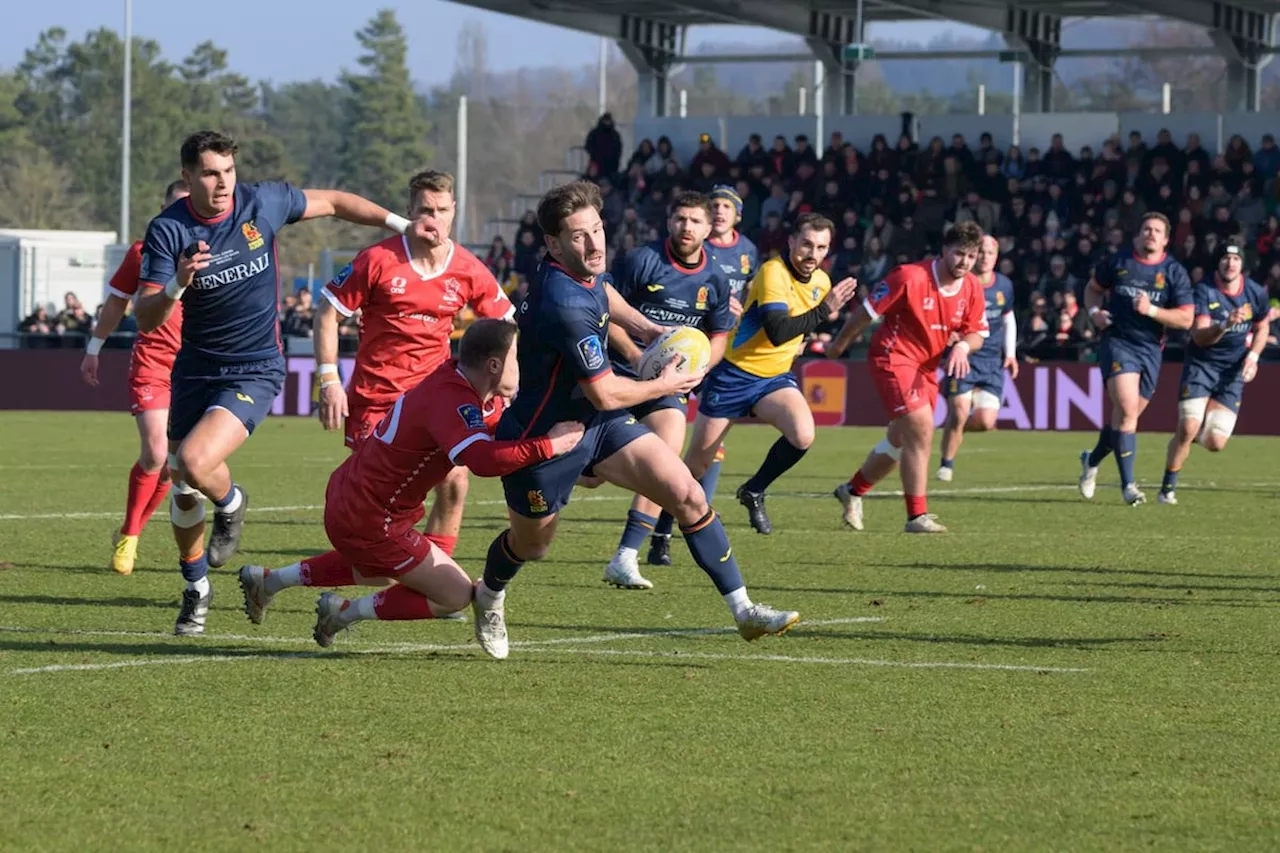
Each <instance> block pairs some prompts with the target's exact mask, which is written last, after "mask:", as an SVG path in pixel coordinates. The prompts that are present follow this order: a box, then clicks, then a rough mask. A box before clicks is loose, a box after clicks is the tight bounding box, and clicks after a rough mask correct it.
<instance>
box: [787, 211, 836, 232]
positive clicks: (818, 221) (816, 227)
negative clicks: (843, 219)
mask: <svg viewBox="0 0 1280 853" xmlns="http://www.w3.org/2000/svg"><path fill="white" fill-rule="evenodd" d="M806 228H807V229H809V230H810V231H827V232H829V233H830V234H831V235H832V236H833V237H834V236H835V233H836V224H835V223H834V222H832V221H831V220H830V219H828V218H827V217H825V216H823V215H822V214H821V213H802V214H800V216H799V218H797V219H796V230H795V233H797V234H799V233H800V232H801V231H804V230H805V229H806Z"/></svg>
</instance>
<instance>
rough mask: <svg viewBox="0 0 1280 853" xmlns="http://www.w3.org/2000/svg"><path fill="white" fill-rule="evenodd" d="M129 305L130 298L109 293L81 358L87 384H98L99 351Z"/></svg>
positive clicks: (83, 375)
mask: <svg viewBox="0 0 1280 853" xmlns="http://www.w3.org/2000/svg"><path fill="white" fill-rule="evenodd" d="M128 306H129V300H127V299H124V298H122V297H120V296H116V295H115V294H114V293H113V294H111V295H109V296H108V297H107V301H106V303H105V304H103V306H102V313H101V314H99V315H98V323H97V325H95V326H94V327H93V336H92V337H91V338H89V344H88V346H86V347H85V350H84V358H83V359H81V360H80V378H81V379H83V380H84V381H85V384H86V385H93V386H96V385H97V384H98V353H100V352H102V345H103V344H105V343H106V342H107V338H108V337H110V336H111V333H112V332H114V331H115V330H116V326H119V325H120V318H121V317H123V316H124V310H125V308H127V307H128Z"/></svg>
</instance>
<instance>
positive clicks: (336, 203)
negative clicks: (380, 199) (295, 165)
mask: <svg viewBox="0 0 1280 853" xmlns="http://www.w3.org/2000/svg"><path fill="white" fill-rule="evenodd" d="M302 194H303V195H304V196H306V197H307V209H306V210H305V211H304V212H303V214H302V217H301V218H300V219H299V221H305V220H307V219H319V218H320V217H322V216H334V217H337V218H338V219H343V220H345V221H347V222H354V223H355V224H357V225H368V226H370V227H372V228H387V229H390V230H391V231H394V232H396V233H397V234H403V233H404V232H405V231H407V230H408V229H409V226H410V225H411V224H412V223H410V221H409V220H408V219H405V218H404V217H403V216H400V215H399V214H396V213H392V212H391V211H389V210H387V209H386V208H385V207H383V206H382V205H380V204H376V203H374V202H372V201H369V200H368V199H367V198H364V197H363V196H358V195H356V194H355V193H348V192H343V191H342V190H303V191H302Z"/></svg>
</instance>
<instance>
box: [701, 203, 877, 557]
mask: <svg viewBox="0 0 1280 853" xmlns="http://www.w3.org/2000/svg"><path fill="white" fill-rule="evenodd" d="M834 233H835V226H834V225H833V224H832V222H831V220H829V219H827V218H826V217H825V216H819V215H818V214H816V213H806V214H803V215H802V216H801V217H800V218H799V219H798V220H796V228H795V232H794V233H793V234H792V235H791V237H790V239H789V240H788V242H787V254H786V256H785V257H779V258H773V259H772V260H769V261H766V262H765V263H764V264H763V265H762V266H761V267H760V271H759V272H757V273H756V276H755V278H754V279H752V280H751V284H750V285H748V287H747V292H746V294H745V295H744V299H743V302H742V308H743V311H742V317H741V318H739V320H738V325H737V328H735V329H734V331H733V333H732V336H733V337H732V341H731V342H730V344H729V349H728V351H727V352H726V353H725V357H724V360H723V361H721V362H720V364H718V365H716V367H715V369H713V370H712V371H711V372H710V373H709V374H707V379H706V381H705V383H704V384H703V386H702V390H701V392H700V393H699V395H698V419H697V421H696V422H695V423H694V426H693V440H692V441H691V442H690V444H689V450H688V453H687V454H686V456H685V462H686V463H687V464H688V466H689V470H690V471H691V472H692V473H693V475H694V476H695V477H700V476H702V473H703V472H704V471H706V470H707V467H708V466H709V465H711V463H712V461H713V460H714V459H715V455H716V451H717V450H718V449H719V448H720V445H721V443H722V442H723V441H724V437H725V435H726V434H728V432H729V427H730V426H732V422H733V419H734V418H744V417H747V416H748V415H755V417H756V418H757V419H759V420H761V421H763V422H764V423H767V424H772V425H773V426H774V427H776V428H777V429H778V431H779V432H781V433H782V437H781V438H779V439H778V440H777V441H776V442H775V443H774V445H773V447H772V448H770V449H769V453H768V455H767V456H765V459H764V462H763V463H762V464H761V466H760V469H759V470H758V471H756V473H755V476H753V477H752V478H751V479H750V480H748V481H747V482H746V483H744V484H743V485H742V486H741V487H740V488H739V489H738V495H737V497H738V502H739V503H741V504H742V505H743V506H745V507H746V508H747V514H748V517H749V518H750V520H751V526H752V527H753V528H755V531H756V532H757V533H771V532H773V525H772V523H770V521H769V516H768V515H767V514H766V513H765V511H764V494H765V490H766V489H768V488H769V485H770V484H771V483H773V481H774V480H776V479H778V478H779V477H781V476H782V475H783V474H784V473H786V472H787V470H789V469H790V468H791V467H792V466H793V465H795V464H796V463H797V462H799V461H800V459H801V457H803V456H804V454H805V453H806V452H807V451H808V450H809V445H811V444H813V413H812V412H811V411H809V404H808V403H807V402H806V401H805V399H804V394H802V393H800V383H799V382H797V381H796V377H795V374H794V373H792V372H791V363H792V361H794V360H795V357H796V353H797V352H798V351H799V346H800V344H801V342H802V341H803V340H804V337H805V335H807V334H809V333H810V332H812V331H813V330H814V329H816V328H817V327H818V326H820V325H822V324H823V323H825V322H828V321H829V320H834V319H835V318H836V317H837V316H838V315H839V313H840V309H841V308H843V307H844V304H845V303H846V302H848V301H849V300H850V299H852V298H853V294H854V292H855V291H856V290H857V288H858V283H857V282H856V281H854V280H853V279H852V278H846V279H844V280H843V281H841V282H840V283H839V284H836V285H835V286H832V284H831V279H830V278H829V277H828V276H827V274H826V272H825V271H824V270H823V269H822V268H821V267H822V262H823V260H825V259H826V257H827V252H828V251H830V249H831V237H832V235H833V234H834Z"/></svg>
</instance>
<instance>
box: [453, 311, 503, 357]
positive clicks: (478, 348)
mask: <svg viewBox="0 0 1280 853" xmlns="http://www.w3.org/2000/svg"><path fill="white" fill-rule="evenodd" d="M515 336H516V326H515V324H514V323H508V322H507V321H506V320H492V319H489V318H481V319H479V320H476V321H474V322H473V323H472V324H471V325H470V326H468V327H467V330H466V331H465V332H463V333H462V340H461V341H460V342H459V343H458V362H459V363H460V364H463V365H465V366H467V367H481V366H482V365H484V363H485V362H486V361H488V360H489V359H491V358H503V357H505V356H506V354H507V350H509V349H511V341H512V339H514V338H515Z"/></svg>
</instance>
